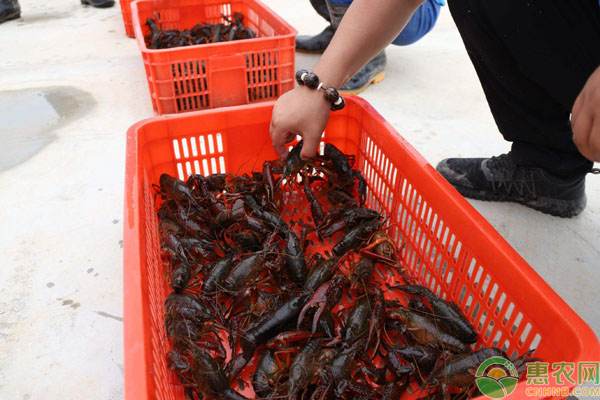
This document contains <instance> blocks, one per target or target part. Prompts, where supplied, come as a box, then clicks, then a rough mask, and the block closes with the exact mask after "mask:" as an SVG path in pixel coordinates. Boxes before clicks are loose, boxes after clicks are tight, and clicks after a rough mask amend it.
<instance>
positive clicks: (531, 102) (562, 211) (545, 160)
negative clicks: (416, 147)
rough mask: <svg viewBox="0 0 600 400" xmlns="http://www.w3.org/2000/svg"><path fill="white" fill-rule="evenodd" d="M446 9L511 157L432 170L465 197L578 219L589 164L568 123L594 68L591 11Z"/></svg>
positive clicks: (596, 17) (508, 5)
mask: <svg viewBox="0 0 600 400" xmlns="http://www.w3.org/2000/svg"><path fill="white" fill-rule="evenodd" d="M449 6H450V11H451V12H452V16H453V17H454V20H455V22H456V25H457V27H458V29H459V31H460V34H461V36H462V38H463V41H464V44H465V47H466V49H467V52H468V54H469V57H470V58H471V60H472V62H473V65H474V67H475V70H476V72H477V74H478V76H479V80H480V82H481V85H482V87H483V90H484V92H485V95H486V98H487V100H488V103H489V106H490V109H491V111H492V114H493V116H494V119H495V121H496V124H497V125H498V128H499V130H500V132H501V133H502V135H503V136H504V138H505V139H506V140H508V141H510V142H512V151H511V153H510V154H509V155H508V156H503V157H500V158H492V159H489V160H483V159H451V160H444V161H442V162H441V163H440V165H438V170H439V171H440V172H441V173H442V175H444V176H445V177H446V178H447V179H448V180H449V181H450V182H451V183H452V184H453V185H454V186H455V187H457V189H459V191H461V193H463V194H465V195H467V196H469V197H475V198H482V199H485V200H508V201H517V202H520V203H524V204H526V205H528V206H530V207H533V208H536V209H540V210H541V211H545V212H549V213H552V214H555V215H560V216H571V215H576V214H577V213H579V212H581V211H582V210H583V208H584V207H585V194H584V193H585V189H584V188H585V186H584V185H585V183H584V182H585V178H584V176H585V174H586V173H587V172H589V171H590V170H591V167H592V163H591V162H590V161H588V160H586V159H585V158H584V157H583V156H581V155H580V154H579V152H578V151H577V149H576V147H575V145H574V144H573V141H572V132H571V127H570V121H569V115H570V110H571V107H572V105H573V102H574V100H575V98H576V96H577V94H578V93H579V91H580V90H581V88H582V87H583V84H584V83H585V81H586V79H587V78H588V76H589V75H590V74H591V73H592V71H593V70H594V69H595V68H596V67H597V66H598V65H599V64H600V7H599V6H598V1H597V0H581V1H577V2H564V1H562V0H529V1H527V2H522V1H521V0H503V1H501V2H497V1H491V2H490V1H481V0H450V1H449ZM541 198H543V199H542V200H543V201H542V200H539V199H541ZM548 199H550V200H548ZM553 199H554V200H556V202H555V203H554V204H552V205H550V206H548V202H549V201H550V202H553V201H554V200H553Z"/></svg>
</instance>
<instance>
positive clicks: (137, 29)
mask: <svg viewBox="0 0 600 400" xmlns="http://www.w3.org/2000/svg"><path fill="white" fill-rule="evenodd" d="M248 1H250V2H253V3H256V4H258V5H259V6H261V7H264V8H265V9H266V10H267V11H269V12H270V13H271V15H272V16H273V17H275V18H276V19H277V22H279V23H281V25H283V26H285V28H286V29H288V30H289V33H287V34H285V35H276V36H265V37H256V38H252V39H244V40H243V41H240V42H248V41H249V42H250V43H260V42H265V41H269V40H273V39H287V38H291V37H296V35H298V31H297V30H296V28H294V27H293V26H292V25H290V24H289V23H288V22H287V21H285V20H284V19H283V18H281V17H280V16H279V14H277V13H276V12H275V11H273V9H271V7H269V6H267V5H266V4H265V3H263V2H262V1H260V0H248ZM144 2H153V0H135V1H133V2H131V4H130V8H131V23H132V25H133V32H134V36H135V40H136V42H137V44H138V47H139V49H140V50H141V51H143V52H148V53H152V54H161V53H168V52H172V51H173V50H178V49H186V50H187V49H198V48H202V49H209V50H210V49H211V48H219V47H222V46H226V45H228V44H231V43H235V42H237V41H232V42H229V41H228V42H219V43H207V44H194V45H191V46H182V47H173V48H170V49H149V48H148V47H147V46H146V41H145V40H144V34H143V32H142V25H141V23H140V20H139V13H138V7H137V3H144Z"/></svg>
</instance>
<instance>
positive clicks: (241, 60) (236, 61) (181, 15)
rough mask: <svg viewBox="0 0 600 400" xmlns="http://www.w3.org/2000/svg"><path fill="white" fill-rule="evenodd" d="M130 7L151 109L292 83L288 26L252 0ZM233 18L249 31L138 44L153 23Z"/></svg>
mask: <svg viewBox="0 0 600 400" xmlns="http://www.w3.org/2000/svg"><path fill="white" fill-rule="evenodd" d="M125 8H126V6H125ZM131 12H132V21H133V29H134V32H135V36H136V40H137V42H138V47H139V49H140V51H141V53H142V59H143V62H144V67H145V69H146V76H147V78H148V87H149V89H150V97H151V99H152V106H153V107H154V110H155V111H156V112H157V113H158V114H173V113H181V112H187V111H193V110H203V109H210V108H218V107H226V106H233V105H242V104H252V103H257V102H264V101H268V100H274V99H276V98H277V97H279V96H280V95H281V94H283V93H285V92H286V91H288V90H290V89H292V88H293V87H294V56H295V53H294V46H295V39H294V38H295V36H296V31H295V30H294V28H292V27H291V26H290V25H289V24H288V23H286V22H285V21H284V20H283V19H282V18H281V17H279V16H278V15H277V14H275V13H274V12H273V11H272V10H271V9H269V8H268V7H267V6H265V5H264V4H263V3H261V2H260V1H259V0H234V1H223V0H161V1H159V2H155V1H154V0H139V1H136V2H133V3H131ZM236 16H239V17H238V19H242V18H243V20H242V21H240V25H241V24H243V27H244V28H243V29H242V30H240V32H241V31H244V32H247V33H249V32H251V34H248V35H243V36H244V37H245V40H232V41H223V42H216V41H214V40H210V41H209V43H204V44H195V45H190V46H185V47H174V48H162V49H152V48H149V46H148V45H147V43H146V37H147V36H148V34H149V33H150V30H151V26H153V25H154V26H155V28H154V29H160V30H178V31H184V30H191V29H192V28H193V27H195V26H197V25H198V24H212V25H215V26H218V25H220V26H225V25H227V24H228V23H229V22H231V21H234V20H235V19H236V18H235V17H236ZM149 19H151V20H153V21H154V22H153V23H151V26H149V25H148V20H149ZM213 36H214V35H213ZM217 36H220V34H217ZM237 36H240V35H237ZM247 37H252V38H247ZM195 43H196V42H195ZM198 43H201V42H200V41H199V42H198Z"/></svg>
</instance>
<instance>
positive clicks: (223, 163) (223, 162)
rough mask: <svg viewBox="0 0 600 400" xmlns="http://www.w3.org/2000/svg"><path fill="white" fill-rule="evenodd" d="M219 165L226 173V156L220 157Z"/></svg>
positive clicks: (223, 172)
mask: <svg viewBox="0 0 600 400" xmlns="http://www.w3.org/2000/svg"><path fill="white" fill-rule="evenodd" d="M219 167H220V168H221V173H222V174H225V173H226V172H227V171H226V170H225V157H223V156H221V157H219Z"/></svg>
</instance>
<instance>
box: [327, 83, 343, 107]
mask: <svg viewBox="0 0 600 400" xmlns="http://www.w3.org/2000/svg"><path fill="white" fill-rule="evenodd" d="M325 98H326V99H327V101H328V102H330V103H331V104H333V103H335V102H336V101H337V99H339V98H340V94H339V93H338V91H337V90H335V88H332V87H330V88H327V89H325Z"/></svg>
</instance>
